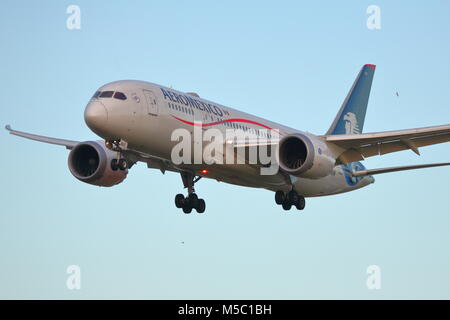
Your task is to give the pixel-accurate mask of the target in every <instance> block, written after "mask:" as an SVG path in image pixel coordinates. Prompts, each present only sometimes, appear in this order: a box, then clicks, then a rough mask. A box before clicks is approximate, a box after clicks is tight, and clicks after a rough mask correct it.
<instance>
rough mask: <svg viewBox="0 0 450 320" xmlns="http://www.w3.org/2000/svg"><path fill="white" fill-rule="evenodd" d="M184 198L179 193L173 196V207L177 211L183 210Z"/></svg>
mask: <svg viewBox="0 0 450 320" xmlns="http://www.w3.org/2000/svg"><path fill="white" fill-rule="evenodd" d="M183 203H184V196H183V195H182V194H181V193H179V194H177V195H176V196H175V206H176V207H177V208H179V209H181V208H183Z"/></svg>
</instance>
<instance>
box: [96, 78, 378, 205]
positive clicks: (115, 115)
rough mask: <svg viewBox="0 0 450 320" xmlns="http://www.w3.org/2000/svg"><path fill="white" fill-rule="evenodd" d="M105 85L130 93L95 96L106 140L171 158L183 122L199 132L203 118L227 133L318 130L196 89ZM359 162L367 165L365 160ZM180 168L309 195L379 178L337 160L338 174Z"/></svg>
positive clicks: (206, 123) (106, 88) (98, 124)
mask: <svg viewBox="0 0 450 320" xmlns="http://www.w3.org/2000/svg"><path fill="white" fill-rule="evenodd" d="M99 91H101V92H104V91H114V92H116V91H119V92H122V93H124V94H125V95H126V97H127V98H126V99H125V100H119V99H114V98H108V97H106V98H103V97H94V98H92V99H91V101H90V102H89V104H88V106H87V109H88V108H94V107H95V108H102V110H103V108H104V109H105V111H106V114H105V115H106V116H105V117H104V119H103V118H102V119H100V120H99V121H97V122H96V123H94V124H92V123H91V124H90V123H88V125H89V127H90V128H91V129H92V130H93V131H94V132H95V133H97V134H98V135H99V136H101V137H102V138H104V139H105V140H115V139H121V140H122V141H126V143H127V145H128V147H129V148H130V149H133V150H136V151H139V152H142V153H145V154H148V155H151V156H154V157H158V158H161V159H166V160H167V161H170V159H171V151H172V149H173V147H174V145H175V144H176V143H177V142H176V141H172V139H171V136H172V133H173V132H174V130H176V129H180V128H183V129H186V130H188V131H190V132H191V133H192V134H193V132H194V128H195V125H196V122H197V121H201V123H202V125H201V126H202V130H206V129H209V128H215V129H218V130H221V131H222V132H224V134H225V131H226V130H230V129H234V130H244V131H251V132H252V133H255V134H257V135H258V134H267V133H265V132H267V130H269V132H270V130H276V131H277V132H278V133H279V135H280V136H283V135H289V134H294V133H301V134H303V135H306V136H313V135H312V134H310V133H307V132H302V131H299V130H295V129H292V128H289V127H286V126H283V125H280V124H278V123H275V122H272V121H268V120H265V119H262V118H259V117H256V116H253V115H250V114H247V113H244V112H241V111H238V110H235V109H232V108H229V107H225V106H223V105H220V104H217V103H214V102H211V101H208V100H205V99H202V98H200V97H198V96H196V95H195V94H189V93H184V92H180V91H176V90H173V89H170V88H167V87H163V86H159V85H156V84H152V83H148V82H143V81H132V80H124V81H117V82H112V83H109V84H106V85H105V86H103V87H101V88H100V89H99ZM102 112H103V111H102ZM193 143H194V142H193ZM325 152H327V150H325ZM358 165H359V166H362V165H361V164H360V163H358ZM180 168H182V169H186V170H191V171H194V172H195V174H196V175H198V176H204V177H206V178H211V179H216V180H218V181H223V182H226V183H231V184H236V185H242V186H248V187H255V188H265V189H269V190H273V191H277V190H283V191H288V190H289V188H290V186H291V185H292V186H293V187H294V189H295V190H296V191H297V192H298V193H299V194H301V195H303V196H305V197H313V196H323V195H330V194H337V193H342V192H348V191H352V190H355V189H359V188H361V187H364V186H367V185H369V184H370V183H372V182H373V181H374V180H373V178H372V177H370V176H368V177H365V178H354V177H352V176H351V174H350V171H349V170H348V168H347V167H346V166H341V165H339V166H336V167H335V168H334V170H333V172H332V174H330V175H328V176H326V177H323V178H320V179H305V178H297V177H294V176H289V175H286V174H282V173H277V174H274V175H261V174H260V170H259V167H257V166H252V165H248V164H213V165H209V166H207V169H208V172H207V173H202V172H201V170H203V169H205V168H206V167H205V165H204V164H192V165H186V164H185V165H180ZM289 180H290V181H289Z"/></svg>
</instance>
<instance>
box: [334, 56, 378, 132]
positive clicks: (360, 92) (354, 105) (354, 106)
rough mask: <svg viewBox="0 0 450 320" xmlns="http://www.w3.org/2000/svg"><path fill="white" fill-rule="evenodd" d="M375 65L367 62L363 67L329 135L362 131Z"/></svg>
mask: <svg viewBox="0 0 450 320" xmlns="http://www.w3.org/2000/svg"><path fill="white" fill-rule="evenodd" d="M375 67H376V66H375V65H373V64H366V65H364V66H363V67H362V69H361V71H360V72H359V74H358V76H357V77H356V80H355V82H354V83H353V86H352V88H351V89H350V91H349V92H348V94H347V97H346V98H345V100H344V103H343V104H342V106H341V108H340V109H339V112H338V113H337V115H336V118H335V119H334V121H333V123H332V124H331V127H330V129H328V131H327V133H326V134H327V135H333V134H357V133H361V132H362V129H363V126H364V119H365V117H366V110H367V103H368V101H369V95H370V88H371V86H372V80H373V75H374V73H375Z"/></svg>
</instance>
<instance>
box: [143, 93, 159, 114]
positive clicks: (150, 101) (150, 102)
mask: <svg viewBox="0 0 450 320" xmlns="http://www.w3.org/2000/svg"><path fill="white" fill-rule="evenodd" d="M144 95H145V100H147V114H149V115H152V116H157V115H158V103H157V101H156V96H155V94H154V93H153V92H152V91H150V90H146V89H144Z"/></svg>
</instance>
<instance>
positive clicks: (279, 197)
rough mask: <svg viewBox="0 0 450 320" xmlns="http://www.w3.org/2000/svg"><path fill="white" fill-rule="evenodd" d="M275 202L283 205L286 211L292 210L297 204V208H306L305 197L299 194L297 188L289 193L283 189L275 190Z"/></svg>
mask: <svg viewBox="0 0 450 320" xmlns="http://www.w3.org/2000/svg"><path fill="white" fill-rule="evenodd" d="M275 202H276V204H279V205H281V206H282V207H283V209H284V210H286V211H287V210H290V209H291V208H292V206H295V207H296V208H297V210H303V209H305V197H303V196H301V195H299V194H298V193H297V191H295V190H291V191H289V192H287V193H285V192H283V191H277V192H275Z"/></svg>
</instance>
